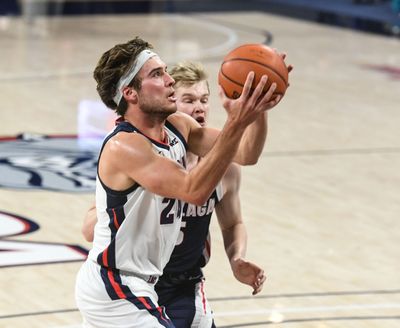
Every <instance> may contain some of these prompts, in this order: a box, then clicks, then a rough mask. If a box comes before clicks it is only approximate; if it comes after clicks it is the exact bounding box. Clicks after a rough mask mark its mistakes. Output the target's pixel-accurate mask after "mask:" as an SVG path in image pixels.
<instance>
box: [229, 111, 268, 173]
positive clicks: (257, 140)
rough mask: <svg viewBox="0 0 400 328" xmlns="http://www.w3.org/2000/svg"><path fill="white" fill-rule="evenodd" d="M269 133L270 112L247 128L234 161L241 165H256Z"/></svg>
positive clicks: (262, 115) (262, 114)
mask: <svg viewBox="0 0 400 328" xmlns="http://www.w3.org/2000/svg"><path fill="white" fill-rule="evenodd" d="M267 133H268V112H264V113H261V114H260V116H259V117H258V118H257V120H255V121H254V122H253V123H252V124H250V125H249V126H248V127H247V128H246V130H245V132H244V134H243V137H242V140H241V142H240V145H239V149H238V152H237V154H236V156H235V159H234V161H235V162H236V163H238V164H240V165H254V164H256V163H257V161H258V159H259V157H260V156H261V154H262V151H263V149H264V145H265V141H266V139H267Z"/></svg>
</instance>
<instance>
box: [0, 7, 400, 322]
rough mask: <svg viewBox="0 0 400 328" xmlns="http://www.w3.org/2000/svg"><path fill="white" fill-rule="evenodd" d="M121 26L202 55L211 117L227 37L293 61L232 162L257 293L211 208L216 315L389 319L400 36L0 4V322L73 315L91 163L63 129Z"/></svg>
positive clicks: (398, 229)
mask: <svg viewBox="0 0 400 328" xmlns="http://www.w3.org/2000/svg"><path fill="white" fill-rule="evenodd" d="M136 35H139V36H141V37H143V38H144V39H147V40H149V41H151V42H152V43H153V44H154V45H155V47H156V50H157V52H158V53H160V55H161V56H162V58H164V60H165V61H166V62H167V63H168V64H169V65H173V64H174V63H175V62H177V61H181V60H196V61H201V62H202V63H203V64H204V66H205V67H206V69H207V70H208V72H209V74H210V82H211V89H212V97H211V108H212V109H211V110H212V112H211V117H210V124H211V125H213V126H217V127H221V126H222V124H223V122H224V119H225V113H224V110H223V109H222V107H221V105H220V103H219V100H218V96H217V92H216V88H217V81H216V77H217V72H218V67H219V65H220V63H221V60H222V58H223V56H224V54H226V53H227V52H228V51H229V50H230V49H232V48H234V47H236V46H238V45H240V44H242V43H250V42H265V41H269V42H270V45H271V46H273V47H275V48H278V49H279V50H282V51H285V52H287V54H288V55H287V61H288V62H290V63H292V64H293V65H294V67H295V69H294V71H293V73H292V74H291V76H290V83H291V86H290V88H289V90H288V92H287V94H286V96H285V98H284V99H283V101H282V102H281V104H280V105H279V106H278V107H277V108H275V109H273V110H272V111H271V112H270V113H269V137H268V142H267V145H266V148H265V150H264V152H263V155H262V157H261V158H260V160H259V162H258V164H257V165H256V166H254V167H245V168H243V179H242V188H241V198H242V207H243V216H244V219H245V221H246V224H247V229H248V235H249V241H248V259H249V260H251V261H254V262H256V263H258V264H259V265H260V266H262V267H263V268H264V269H265V271H266V273H267V275H268V280H267V282H266V284H265V287H264V290H263V291H262V293H261V294H260V295H259V296H256V297H252V296H251V291H250V289H249V288H247V287H246V286H243V285H240V284H239V283H238V282H236V281H235V279H234V278H233V276H232V274H231V271H230V268H229V265H228V263H227V260H226V258H225V255H224V250H223V245H222V238H221V235H220V233H219V228H218V225H217V223H216V221H215V220H214V221H213V222H212V226H211V232H212V257H211V261H210V263H209V265H208V266H207V268H206V270H205V271H206V276H207V286H206V288H207V289H206V292H207V295H208V298H209V299H210V301H211V305H212V308H213V310H214V314H215V320H216V324H217V326H218V327H266V326H273V327H275V326H276V327H296V328H327V327H329V328H331V327H332V328H338V327H340V328H342V327H346V328H398V327H400V245H399V241H400V41H399V39H395V38H388V37H382V36H376V35H370V34H363V33H359V32H354V31H351V30H345V29H340V28H332V27H327V26H319V25H316V24H313V23H308V22H304V21H297V20H293V19H288V18H282V17H278V16H273V15H268V14H264V13H258V12H243V13H234V14H233V13H218V14H211V13H210V14H195V15H187V14H185V15H169V16H165V15H161V14H157V15H156V14H150V15H122V16H90V17H87V16H83V17H82V16H79V17H53V18H46V17H34V18H33V19H29V20H28V19H24V18H8V17H0V49H1V50H0V97H1V102H0V107H1V109H0V122H1V127H0V149H1V152H0V156H1V158H0V168H1V170H2V171H1V172H2V173H1V175H0V180H1V181H0V185H1V186H2V188H1V189H0V233H1V236H0V250H1V252H0V259H1V260H0V286H1V288H0V304H1V307H0V327H1V328H26V327H31V328H42V327H46V328H47V327H50V328H67V327H69V328H73V327H79V324H80V315H79V313H78V312H77V310H76V306H75V302H74V282H75V275H76V273H77V271H78V269H79V267H80V265H81V263H82V262H81V261H82V260H83V258H84V256H85V255H84V250H87V249H89V247H90V245H89V244H88V243H86V242H85V241H84V240H83V237H82V235H81V233H80V227H81V223H82V219H83V216H84V213H85V211H86V209H87V208H88V207H89V206H90V204H91V203H92V201H93V184H92V182H93V181H92V180H90V174H92V173H93V170H94V168H93V165H92V164H93V163H92V162H90V161H86V159H87V158H89V157H90V156H89V155H90V154H92V153H93V152H92V153H91V152H90V151H89V150H88V149H89V148H90V147H89V146H87V145H86V146H85V145H83V146H82V145H81V144H80V143H79V140H77V139H76V138H75V137H74V136H75V135H76V134H78V133H80V131H79V124H78V123H79V122H78V113H80V112H81V111H80V108H81V107H80V106H82V104H92V105H93V104H96V102H97V101H98V98H97V94H96V91H95V84H94V81H93V79H92V77H91V72H92V70H93V68H94V66H95V64H96V62H97V60H98V58H99V57H100V55H101V54H102V53H103V52H104V51H105V50H107V49H109V48H110V47H112V46H113V45H114V44H116V43H118V42H122V41H126V40H128V39H130V38H132V37H134V36H136ZM94 112H96V111H95V110H94ZM96 113H97V112H96ZM92 120H95V118H93V117H92ZM20 133H30V134H31V135H30V137H28V138H27V139H28V140H25V141H26V143H24V142H23V141H21V140H18V139H14V137H15V136H16V135H18V134H20ZM32 134H33V135H32ZM43 135H45V136H49V137H48V138H44V137H43ZM59 141H60V143H59ZM61 141H62V142H61ZM64 141H65V142H66V143H64ZM30 142H31V143H30ZM67 143H69V145H68V146H65V144H67ZM64 147H65V148H64ZM71 147H72V148H73V147H75V148H73V149H79V150H80V151H78V152H76V151H74V150H71ZM76 147H77V148H76ZM77 154H78V155H77ZM74 156H78V157H79V158H80V161H79V165H81V167H77V168H76V170H71V167H74V165H75V166H79V165H77V164H76V162H74V158H75V157H74ZM85 156H86V157H85ZM87 156H88V157H87ZM74 168H75V167H74ZM85 170H86V174H87V175H88V177H86V176H85V173H84V171H85ZM71 171H73V172H71ZM89 171H90V174H89V173H88V172H89ZM38 172H39V173H38ZM54 172H56V173H54ZM71 176H72V178H71ZM77 177H79V179H78V178H77ZM78 180H79V183H76V181H78ZM35 183H36V184H37V185H38V186H39V187H34V185H35ZM60 186H62V187H60Z"/></svg>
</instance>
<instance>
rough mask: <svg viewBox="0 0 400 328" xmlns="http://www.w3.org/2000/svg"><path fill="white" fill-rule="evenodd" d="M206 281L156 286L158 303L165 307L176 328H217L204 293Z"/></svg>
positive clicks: (163, 283)
mask: <svg viewBox="0 0 400 328" xmlns="http://www.w3.org/2000/svg"><path fill="white" fill-rule="evenodd" d="M204 285H205V279H204V278H203V277H201V278H199V279H196V280H186V281H182V282H180V283H169V282H166V279H163V277H162V278H160V281H159V282H158V283H157V284H156V292H157V294H158V302H159V304H162V305H163V306H165V309H166V312H167V315H168V317H169V318H170V319H171V320H172V322H173V324H174V326H175V327H176V328H215V325H214V321H213V317H212V311H211V307H210V304H209V303H208V301H207V298H206V295H205V291H204Z"/></svg>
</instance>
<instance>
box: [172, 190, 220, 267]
mask: <svg viewBox="0 0 400 328" xmlns="http://www.w3.org/2000/svg"><path fill="white" fill-rule="evenodd" d="M222 194H223V192H222V184H221V183H220V184H219V185H218V186H217V188H216V189H215V190H214V192H213V193H212V195H211V196H210V198H209V199H208V200H207V202H206V203H205V204H204V205H202V206H196V205H192V204H187V203H185V205H184V206H183V213H182V224H181V231H180V234H179V237H178V240H177V243H176V246H175V248H174V250H173V252H172V255H171V258H170V260H169V262H168V263H167V265H166V267H165V268H164V274H166V273H167V274H168V273H179V272H185V271H189V270H192V269H194V268H200V267H203V266H204V265H206V263H207V262H208V256H209V255H208V254H207V253H209V249H208V247H207V238H208V231H209V226H210V220H211V216H212V213H213V212H214V208H215V205H216V204H217V203H218V202H219V201H220V200H221V198H222Z"/></svg>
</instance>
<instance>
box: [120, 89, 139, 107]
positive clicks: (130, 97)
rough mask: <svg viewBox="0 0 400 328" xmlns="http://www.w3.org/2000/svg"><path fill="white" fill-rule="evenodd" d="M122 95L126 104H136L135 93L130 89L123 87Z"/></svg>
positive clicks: (136, 97) (136, 95)
mask: <svg viewBox="0 0 400 328" xmlns="http://www.w3.org/2000/svg"><path fill="white" fill-rule="evenodd" d="M122 94H123V96H124V98H125V100H126V101H127V102H131V103H134V104H136V103H137V102H138V94H137V91H136V90H135V89H134V88H132V87H125V88H124V90H123V91H122Z"/></svg>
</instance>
